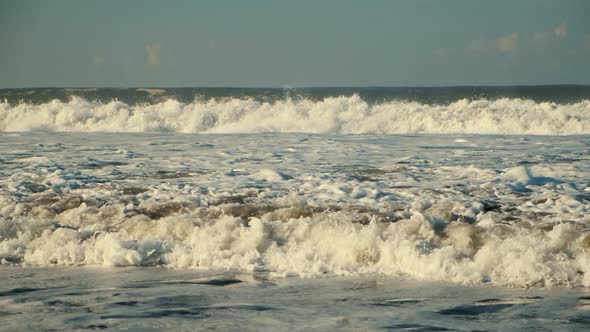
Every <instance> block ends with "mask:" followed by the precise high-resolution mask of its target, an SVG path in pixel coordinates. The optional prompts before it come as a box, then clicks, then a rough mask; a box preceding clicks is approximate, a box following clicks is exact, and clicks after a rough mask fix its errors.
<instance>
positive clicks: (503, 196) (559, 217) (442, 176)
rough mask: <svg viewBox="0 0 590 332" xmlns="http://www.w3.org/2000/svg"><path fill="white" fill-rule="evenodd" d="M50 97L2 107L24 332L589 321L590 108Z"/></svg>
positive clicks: (6, 255)
mask: <svg viewBox="0 0 590 332" xmlns="http://www.w3.org/2000/svg"><path fill="white" fill-rule="evenodd" d="M566 90H567V89H566ZM44 91H45V90H35V91H33V92H34V93H36V94H39V95H41V96H42V97H43V98H46V99H47V100H46V99H43V98H40V97H39V98H40V99H39V98H38V99H36V100H33V99H31V100H27V99H23V100H20V99H21V98H23V97H22V96H26V95H27V93H29V92H28V90H23V91H17V93H18V94H15V92H13V91H9V93H8V92H2V91H0V92H2V93H5V94H4V95H8V96H9V97H10V98H8V99H9V100H5V101H4V102H0V163H1V165H2V166H1V168H0V262H1V264H0V278H2V280H3V281H4V282H3V286H2V288H0V305H1V306H2V308H1V311H2V314H3V318H2V320H3V324H4V325H3V326H4V327H5V328H6V329H8V330H11V329H12V330H14V329H22V328H23V327H26V328H28V329H30V330H41V329H58V330H63V329H70V330H72V329H74V330H81V329H109V328H110V329H121V328H126V329H131V330H146V329H147V330H149V329H152V330H162V329H178V330H193V329H194V328H195V326H198V327H199V328H202V329H206V328H210V327H215V328H222V329H224V330H237V329H240V330H260V329H271V330H306V331H307V330H318V331H319V330H359V329H361V330H406V331H432V330H436V331H445V330H457V329H462V330H523V329H537V328H545V329H549V330H581V329H584V328H585V327H587V324H588V322H590V316H588V312H589V311H588V310H590V297H589V295H590V294H589V292H590V291H589V290H590V226H589V225H590V101H589V100H588V98H587V96H586V95H583V96H577V97H576V98H573V99H572V100H567V101H564V100H562V99H563V98H562V99H560V100H556V101H551V100H544V99H543V98H545V99H547V98H549V97H543V98H533V97H531V96H529V95H525V94H523V95H522V96H516V97H515V96H498V97H490V96H480V95H479V94H478V95H474V96H472V97H469V98H465V97H464V96H460V98H455V97H453V98H451V99H452V100H447V101H439V100H434V101H433V100H427V99H424V98H422V99H420V98H414V99H412V98H398V97H397V96H396V97H395V98H393V97H391V98H386V99H380V98H376V97H375V96H373V97H371V96H369V97H367V95H368V93H366V92H363V90H359V91H360V92H359V93H350V94H347V95H341V94H334V93H332V92H330V93H328V94H327V95H319V96H316V95H312V94H308V95H302V96H291V95H288V96H283V95H279V94H278V92H272V93H271V97H269V98H267V97H265V96H266V95H267V93H266V92H264V91H262V92H260V95H262V97H260V96H252V95H248V94H249V93H250V94H251V91H247V92H246V95H245V96H244V95H238V93H237V92H235V91H234V90H231V91H229V92H226V91H222V92H223V94H228V95H224V96H213V97H212V96H204V97H203V96H193V95H190V96H187V97H182V98H181V97H178V96H176V97H175V96H173V95H172V92H174V91H172V92H170V91H169V90H165V89H161V90H156V89H141V91H138V90H133V91H131V92H129V91H128V90H122V91H119V92H117V93H120V94H122V95H123V94H125V93H126V94H128V95H124V96H127V97H125V98H121V100H117V98H115V95H114V94H113V92H111V91H107V92H104V93H103V92H101V90H100V89H98V90H97V91H98V92H96V91H95V90H88V91H85V92H84V93H85V94H84V93H82V94H81V95H80V96H77V95H76V94H77V91H74V92H72V94H73V95H64V96H61V95H60V96H59V98H57V97H55V95H56V92H55V91H53V90H51V91H50V92H49V93H45V92H44ZM60 91H61V90H60ZM535 91H536V90H535ZM567 91H569V90H567ZM567 91H566V92H567ZM222 92H216V93H219V94H220V95H221V94H222ZM263 92H264V93H263ZM312 92H313V91H312ZM378 92H379V93H382V91H381V90H379V91H378ZM386 92H387V93H389V92H388V91H386ZM60 93H61V92H60ZM92 93H94V94H96V96H98V97H100V98H98V97H97V98H94V97H92V95H91V94H92ZM100 93H103V95H100ZM131 93H132V95H129V94H131ZM273 93H274V94H273ZM371 93H374V92H371ZM383 93H385V92H383ZM543 93H545V92H543ZM4 95H2V94H1V93H0V97H2V96H4ZM15 95H16V96H17V97H18V98H17V97H14V96H15ZM136 95H139V96H141V98H143V99H141V98H136V97H135V96H136ZM11 96H12V97H11ZM35 98H37V97H35ZM549 99H550V98H549ZM23 314H25V315H27V317H28V319H27V320H26V322H25V321H23V319H22V317H23V316H22V315H23ZM301 317H306V319H305V320H303V319H302V318H301ZM195 324H197V325H195Z"/></svg>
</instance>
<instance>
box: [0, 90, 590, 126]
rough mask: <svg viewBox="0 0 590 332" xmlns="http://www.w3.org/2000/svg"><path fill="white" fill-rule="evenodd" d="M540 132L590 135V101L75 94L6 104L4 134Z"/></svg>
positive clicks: (1, 122) (0, 118)
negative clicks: (124, 98)
mask: <svg viewBox="0 0 590 332" xmlns="http://www.w3.org/2000/svg"><path fill="white" fill-rule="evenodd" d="M34 130H45V131H64V132H88V131H94V132H177V133H257V132H299V133H346V134H407V133H428V134H534V135H577V134H588V133H590V101H588V100H584V101H580V102H577V103H572V104H556V103H550V102H535V101H533V100H528V99H511V98H501V99H493V100H488V99H476V100H469V99H461V100H457V101H455V102H453V103H450V104H445V105H430V104H423V103H420V102H415V101H402V100H399V101H389V102H383V103H376V104H369V103H367V102H366V101H364V100H362V99H361V98H360V97H359V96H358V95H352V96H341V97H329V98H325V99H323V100H320V101H313V100H309V99H284V100H279V101H274V102H261V101H257V100H253V99H239V98H228V99H220V100H216V99H207V100H196V101H194V102H192V103H182V102H179V101H177V100H174V99H169V100H166V101H162V102H159V103H156V104H144V105H128V104H125V103H123V102H120V101H111V102H108V103H101V102H94V101H88V100H85V99H82V98H79V97H73V98H72V99H71V100H70V101H69V102H61V101H58V100H54V101H51V102H49V103H45V104H27V103H21V104H14V105H13V104H9V103H6V102H4V103H0V131H4V132H22V131H34Z"/></svg>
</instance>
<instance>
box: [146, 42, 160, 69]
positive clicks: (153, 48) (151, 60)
mask: <svg viewBox="0 0 590 332" xmlns="http://www.w3.org/2000/svg"><path fill="white" fill-rule="evenodd" d="M161 50H162V47H161V46H160V44H146V45H145V51H146V53H147V58H146V60H145V64H146V65H148V66H150V67H157V66H159V65H160V51H161Z"/></svg>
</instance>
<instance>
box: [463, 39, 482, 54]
mask: <svg viewBox="0 0 590 332" xmlns="http://www.w3.org/2000/svg"><path fill="white" fill-rule="evenodd" d="M484 48H485V45H484V42H483V40H481V39H474V40H472V41H471V43H469V45H468V46H467V50H468V51H473V52H480V51H483V50H484Z"/></svg>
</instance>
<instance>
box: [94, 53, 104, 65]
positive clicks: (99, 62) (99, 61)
mask: <svg viewBox="0 0 590 332" xmlns="http://www.w3.org/2000/svg"><path fill="white" fill-rule="evenodd" d="M92 63H93V64H94V66H96V67H100V66H101V65H102V64H103V63H104V58H103V57H101V56H100V55H94V56H92Z"/></svg>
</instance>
